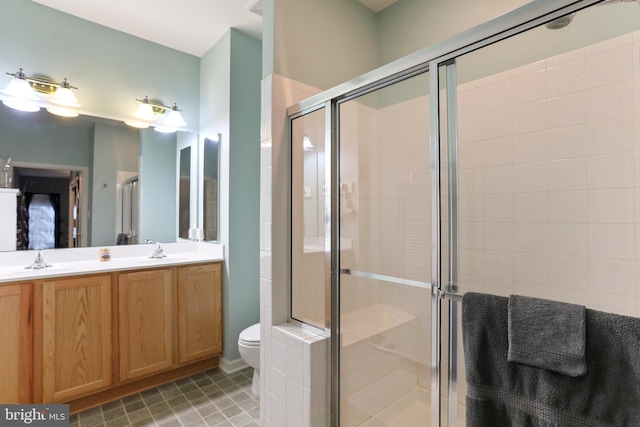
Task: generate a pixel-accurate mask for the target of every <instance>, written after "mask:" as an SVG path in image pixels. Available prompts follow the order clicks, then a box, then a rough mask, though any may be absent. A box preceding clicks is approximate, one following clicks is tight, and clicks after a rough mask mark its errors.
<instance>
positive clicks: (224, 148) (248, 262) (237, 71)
mask: <svg viewBox="0 0 640 427" xmlns="http://www.w3.org/2000/svg"><path fill="white" fill-rule="evenodd" d="M261 49H262V47H261V43H260V41H259V40H256V39H254V38H252V37H249V36H247V35H245V34H244V33H242V32H240V31H237V30H235V29H230V30H229V31H228V32H227V33H226V34H225V35H224V37H222V38H221V39H220V40H219V41H218V43H216V44H215V45H214V46H213V47H212V48H211V49H210V50H209V51H208V52H207V53H206V54H205V55H204V56H203V57H202V59H201V72H200V86H201V98H200V100H201V103H200V114H201V115H200V129H201V134H200V137H201V139H204V138H205V137H209V138H211V137H213V136H214V135H216V134H220V137H221V139H220V143H219V147H220V153H219V155H220V224H221V230H220V242H221V243H223V244H224V247H225V265H224V270H223V291H222V293H223V307H224V310H223V315H224V318H223V325H224V334H223V335H224V337H223V339H224V342H223V346H224V354H223V357H224V358H225V359H226V360H229V361H232V360H235V359H238V358H239V357H240V354H239V353H238V335H239V333H240V332H241V331H242V329H244V328H245V327H247V326H249V325H251V324H253V323H257V322H258V321H259V320H260V301H259V299H260V287H259V282H260V272H259V270H260V266H259V264H260V262H259V261H260V260H259V248H260V223H259V213H260V80H261V61H262V58H261Z"/></svg>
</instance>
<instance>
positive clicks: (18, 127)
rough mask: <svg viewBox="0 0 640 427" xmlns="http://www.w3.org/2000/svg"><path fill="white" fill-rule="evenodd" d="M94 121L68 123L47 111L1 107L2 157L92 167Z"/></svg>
mask: <svg viewBox="0 0 640 427" xmlns="http://www.w3.org/2000/svg"><path fill="white" fill-rule="evenodd" d="M93 126H94V124H93V120H83V119H81V120H68V119H63V118H61V117H57V116H53V115H51V114H49V113H47V112H46V111H42V110H41V111H39V112H37V113H25V112H22V111H16V110H13V109H11V108H8V107H5V106H4V104H0V158H2V159H6V158H7V157H11V158H13V160H14V161H18V162H29V163H49V164H55V165H69V166H83V167H89V166H91V163H92V162H93V155H92V146H93Z"/></svg>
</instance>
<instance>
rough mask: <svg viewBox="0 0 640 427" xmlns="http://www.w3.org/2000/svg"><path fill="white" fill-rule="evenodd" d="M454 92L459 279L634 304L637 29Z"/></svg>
mask: <svg viewBox="0 0 640 427" xmlns="http://www.w3.org/2000/svg"><path fill="white" fill-rule="evenodd" d="M458 95H459V96H458V104H459V109H460V114H459V116H458V120H459V131H460V140H459V142H460V145H459V154H460V163H459V168H460V171H459V177H460V179H459V183H460V189H459V193H460V194H461V198H460V210H461V211H460V219H461V224H460V248H461V249H460V255H461V256H460V274H461V277H462V282H463V283H462V284H461V288H464V287H465V286H466V285H468V289H476V290H484V291H487V292H496V293H499V294H509V293H514V292H518V293H523V294H526V295H536V296H544V297H547V298H554V299H558V300H562V301H569V302H576V303H581V304H586V305H587V306H589V307H592V308H596V309H606V310H607V311H612V312H617V313H622V314H630V315H640V312H639V311H638V308H639V307H640V254H639V252H640V251H638V245H640V32H639V33H637V34H634V35H632V34H628V35H625V36H622V37H617V38H615V39H612V40H607V41H605V42H602V43H598V44H595V45H592V46H589V47H586V48H582V49H577V50H574V51H571V52H568V53H565V54H562V55H559V56H556V57H553V58H548V59H546V60H542V61H537V62H535V63H533V64H529V65H525V66H522V67H519V68H517V69H514V70H511V71H507V72H503V73H500V74H499V75H495V76H489V77H486V78H483V79H480V80H477V81H474V82H469V83H465V84H464V85H461V86H460V87H459V93H458Z"/></svg>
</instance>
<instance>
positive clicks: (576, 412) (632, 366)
mask: <svg viewBox="0 0 640 427" xmlns="http://www.w3.org/2000/svg"><path fill="white" fill-rule="evenodd" d="M507 324H508V299H507V298H505V297H497V296H491V295H484V294H477V293H467V294H465V295H464V297H463V299H462V333H463V344H464V357H465V363H466V380H467V397H466V412H467V426H468V427H482V426H490V427H496V426H517V427H524V426H544V427H550V426H558V427H572V426H611V427H614V426H615V427H620V426H640V319H638V318H635V317H627V316H619V315H615V314H610V313H603V312H599V311H595V310H589V309H588V310H586V330H587V337H586V358H587V365H588V366H589V369H588V371H587V373H586V374H585V375H584V376H581V377H576V378H573V377H569V376H567V375H562V374H558V373H556V372H553V371H548V370H545V369H538V368H532V367H529V366H524V365H519V364H516V363H509V362H508V361H507V352H508V346H509V342H508V331H507Z"/></svg>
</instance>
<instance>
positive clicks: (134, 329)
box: [118, 269, 175, 381]
mask: <svg viewBox="0 0 640 427" xmlns="http://www.w3.org/2000/svg"><path fill="white" fill-rule="evenodd" d="M174 307H175V270H174V269H157V270H148V271H141V272H132V273H124V274H120V277H119V286H118V311H119V314H118V321H119V334H120V338H119V341H120V343H119V344H120V345H119V347H120V349H119V350H120V381H127V380H131V379H135V378H139V377H143V376H147V375H151V374H154V373H157V372H160V371H163V370H166V369H169V368H170V367H171V366H172V364H173V360H174V359H173V348H174V344H173V339H174V338H173V337H174V331H175V329H174V326H173V325H174Z"/></svg>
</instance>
